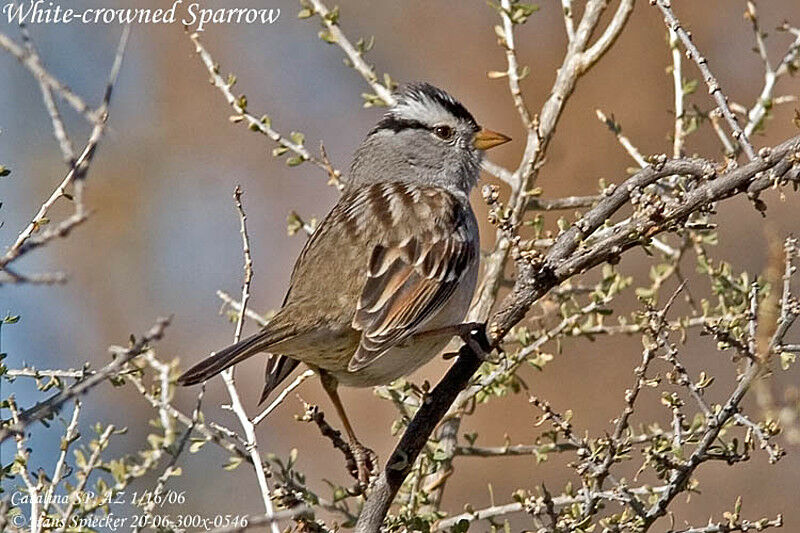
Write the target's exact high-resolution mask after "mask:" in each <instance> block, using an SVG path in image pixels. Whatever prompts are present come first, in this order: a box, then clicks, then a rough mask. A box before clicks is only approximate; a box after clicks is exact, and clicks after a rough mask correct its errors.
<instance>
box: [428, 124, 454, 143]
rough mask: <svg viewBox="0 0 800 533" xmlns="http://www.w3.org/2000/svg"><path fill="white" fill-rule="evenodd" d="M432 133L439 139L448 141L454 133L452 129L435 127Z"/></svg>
mask: <svg viewBox="0 0 800 533" xmlns="http://www.w3.org/2000/svg"><path fill="white" fill-rule="evenodd" d="M433 133H434V135H436V136H437V137H439V138H440V139H443V140H445V141H449V140H450V139H452V138H453V133H455V132H454V131H453V128H451V127H450V126H436V127H435V128H433Z"/></svg>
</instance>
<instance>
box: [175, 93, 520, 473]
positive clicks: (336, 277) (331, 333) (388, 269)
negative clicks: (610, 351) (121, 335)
mask: <svg viewBox="0 0 800 533" xmlns="http://www.w3.org/2000/svg"><path fill="white" fill-rule="evenodd" d="M508 140H509V138H508V137H506V136H505V135H502V134H499V133H495V132H493V131H490V130H486V129H481V128H480V127H479V126H478V124H477V122H476V121H475V119H474V118H473V117H472V115H471V114H470V113H469V111H467V109H466V108H465V107H464V106H463V105H462V104H461V103H460V102H459V101H458V100H456V99H455V98H453V97H452V96H450V95H449V94H447V93H446V92H444V91H443V90H441V89H438V88H436V87H434V86H432V85H430V84H427V83H414V84H410V85H408V86H406V87H405V88H403V89H402V90H401V91H400V92H399V93H398V94H397V104H396V105H395V106H394V107H393V108H391V109H390V110H389V112H388V113H386V115H385V116H384V117H383V119H382V120H381V121H380V122H378V124H377V125H376V126H375V128H374V129H373V130H372V131H371V132H370V133H369V134H368V135H367V137H366V139H365V140H364V142H363V143H362V144H361V146H360V147H359V148H358V150H357V151H356V154H355V158H354V160H353V164H352V166H351V168H350V173H349V177H348V180H347V185H346V188H345V191H344V193H343V194H342V196H341V197H340V199H339V201H338V202H337V203H336V205H335V206H334V207H333V209H332V210H331V211H330V213H328V215H327V216H326V217H325V219H324V220H323V221H322V222H321V223H320V225H319V227H318V228H317V230H316V231H315V232H314V234H313V235H312V236H311V238H310V239H309V240H308V242H307V243H306V246H305V248H304V249H303V251H302V253H301V254H300V257H299V258H298V259H297V262H296V264H295V266H294V270H293V272H292V277H291V282H290V286H289V291H288V293H287V295H286V299H285V300H284V303H283V306H282V308H281V309H280V311H278V313H277V314H276V315H275V316H274V317H273V319H272V320H271V321H270V323H269V324H268V325H267V326H265V327H264V328H263V329H262V330H261V331H260V332H258V333H256V334H255V335H252V336H251V337H248V338H246V339H244V340H242V341H241V342H239V343H237V344H234V345H232V346H228V347H227V348H224V349H222V350H220V351H218V352H216V353H213V354H211V355H210V356H209V357H208V358H206V359H204V360H203V361H201V362H200V363H198V364H197V365H195V366H194V367H192V368H191V369H189V370H188V371H187V372H186V373H185V374H183V375H182V376H180V377H179V378H178V383H179V384H181V385H192V384H195V383H199V382H202V381H205V380H207V379H208V378H210V377H211V376H213V375H215V374H217V373H219V372H221V371H222V370H224V369H226V368H228V367H230V366H231V365H234V364H236V363H239V362H240V361H243V360H245V359H247V358H249V357H251V356H253V355H255V354H258V353H262V352H266V353H269V354H271V355H269V362H268V364H267V374H266V385H265V387H264V392H263V394H262V396H261V400H262V401H263V400H264V399H265V398H266V397H267V395H268V394H269V393H270V392H271V391H272V390H273V389H275V387H277V386H278V384H279V383H280V382H281V381H283V380H284V379H285V378H286V377H287V376H288V375H289V374H290V373H291V372H292V370H293V369H294V368H295V367H296V366H297V365H298V364H299V362H303V363H306V364H307V365H308V366H310V367H311V368H313V369H314V370H316V371H318V372H319V374H320V375H321V377H322V382H323V385H324V387H325V389H326V391H327V392H328V393H329V395H330V396H331V400H332V401H333V404H334V406H335V407H336V409H337V411H338V412H339V415H340V416H341V418H342V422H343V424H344V427H345V430H346V431H347V433H348V436H349V437H350V440H351V445H352V446H353V447H354V451H355V450H363V448H362V447H361V445H360V444H359V443H358V441H357V440H356V437H355V434H354V432H353V429H352V427H351V425H350V423H349V421H348V419H347V416H346V414H345V412H344V409H343V408H342V404H341V401H340V400H339V398H338V394H337V392H336V387H337V385H338V383H342V384H344V385H348V386H354V387H368V386H373V385H380V384H385V383H389V382H390V381H392V380H394V379H396V378H398V377H401V376H404V375H407V374H409V373H411V372H413V371H414V370H416V369H417V368H419V367H420V366H421V365H423V364H424V363H426V362H427V361H429V360H430V359H431V358H433V357H434V356H435V355H436V354H438V353H439V351H441V350H442V348H443V347H444V346H445V345H446V344H447V342H448V341H449V340H450V338H452V336H453V335H454V333H455V332H456V330H457V326H458V325H459V324H460V323H461V321H462V320H463V318H464V316H465V314H466V312H467V309H468V307H469V304H470V301H471V299H472V295H473V291H474V289H475V282H476V279H477V275H478V264H479V239H478V224H477V221H476V219H475V215H474V213H473V212H472V208H471V206H470V204H469V193H470V191H471V190H472V188H473V187H474V186H475V184H476V182H477V180H478V173H479V168H480V162H481V157H482V152H483V150H486V149H488V148H491V147H493V146H497V145H499V144H503V143H505V142H507V141H508ZM431 332H434V333H431ZM278 354H279V355H278ZM358 474H359V478H360V479H361V480H362V481H364V477H365V475H366V470H365V466H364V464H363V461H362V462H361V463H360V464H359V472H358Z"/></svg>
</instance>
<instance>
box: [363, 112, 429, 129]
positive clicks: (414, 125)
mask: <svg viewBox="0 0 800 533" xmlns="http://www.w3.org/2000/svg"><path fill="white" fill-rule="evenodd" d="M408 129H415V130H428V131H430V130H431V127H430V126H428V125H427V124H424V123H423V122H420V121H419V120H412V119H405V118H397V117H395V116H393V115H387V116H385V117H383V118H382V119H381V121H380V122H378V124H377V125H376V126H375V128H374V129H373V130H372V132H371V134H372V133H375V132H377V131H379V130H391V131H393V132H395V133H397V132H398V131H402V130H408Z"/></svg>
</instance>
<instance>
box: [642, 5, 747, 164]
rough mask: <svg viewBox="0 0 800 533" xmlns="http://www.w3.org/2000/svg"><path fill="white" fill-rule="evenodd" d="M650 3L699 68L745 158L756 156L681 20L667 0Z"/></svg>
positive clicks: (705, 60) (726, 99) (725, 97)
mask: <svg viewBox="0 0 800 533" xmlns="http://www.w3.org/2000/svg"><path fill="white" fill-rule="evenodd" d="M650 3H651V4H654V5H656V6H658V8H659V9H660V10H661V13H662V14H663V15H664V22H665V23H666V25H667V28H668V29H671V30H672V31H674V32H675V33H676V34H677V35H678V37H679V38H680V40H681V42H682V43H683V46H684V48H686V53H687V55H688V56H689V57H690V58H691V59H693V60H694V62H695V63H696V64H697V68H699V69H700V72H701V73H702V75H703V79H704V80H705V82H706V85H708V92H709V94H711V96H712V97H713V98H714V100H716V102H717V105H718V106H719V109H720V111H721V112H722V115H723V116H724V117H725V120H726V121H727V122H728V126H730V128H731V131H732V132H733V137H734V139H736V141H737V142H738V143H739V144H740V145H741V147H742V148H743V149H744V152H745V154H746V155H747V158H748V159H750V160H751V161H752V160H753V159H755V158H756V151H755V149H754V148H753V145H752V144H750V139H749V137H748V135H747V134H746V133H745V132H744V131H743V130H742V127H741V126H740V125H739V121H738V120H737V118H736V115H734V114H733V113H732V112H731V110H730V107H729V106H728V97H727V96H726V95H725V93H723V92H722V88H721V87H720V84H719V82H718V81H717V79H716V78H715V77H714V74H712V73H711V70H710V69H709V68H708V60H707V59H706V58H705V56H703V55H702V54H701V53H700V50H698V49H697V47H696V46H695V45H694V42H692V38H691V37H690V36H689V34H688V33H687V31H686V29H684V27H683V26H682V25H681V21H680V20H678V17H676V16H675V13H674V12H673V11H672V6H671V4H670V2H669V0H651V1H650Z"/></svg>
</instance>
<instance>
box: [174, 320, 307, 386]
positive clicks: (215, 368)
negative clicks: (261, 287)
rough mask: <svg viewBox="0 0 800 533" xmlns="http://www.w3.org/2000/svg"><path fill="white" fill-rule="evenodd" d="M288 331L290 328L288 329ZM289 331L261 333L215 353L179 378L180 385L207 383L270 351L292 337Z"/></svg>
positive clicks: (280, 330) (279, 330)
mask: <svg viewBox="0 0 800 533" xmlns="http://www.w3.org/2000/svg"><path fill="white" fill-rule="evenodd" d="M287 329H288V328H287ZM287 329H278V330H277V331H269V330H267V331H261V332H259V333H256V334H255V335H252V336H250V337H247V338H246V339H244V340H242V341H239V342H237V343H236V344H232V345H230V346H228V347H227V348H223V349H222V350H220V351H218V352H214V353H212V354H211V355H209V356H208V357H206V358H205V359H203V360H202V361H200V362H199V363H197V364H196V365H194V366H193V367H192V368H190V369H189V370H187V371H186V372H184V373H183V374H182V375H181V376H180V377H179V378H178V385H184V386H186V385H195V384H197V383H201V382H203V381H206V380H207V379H209V378H210V377H212V376H215V375H217V374H219V373H220V372H222V371H223V370H225V369H227V368H230V367H232V366H233V365H235V364H237V363H241V362H242V361H244V360H245V359H247V358H249V357H252V356H253V355H255V354H257V353H260V352H263V351H265V350H267V349H269V348H270V347H271V346H272V345H274V344H275V343H277V342H279V341H282V340H284V339H286V338H287V337H289V336H291V334H292V332H290V331H287Z"/></svg>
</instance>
